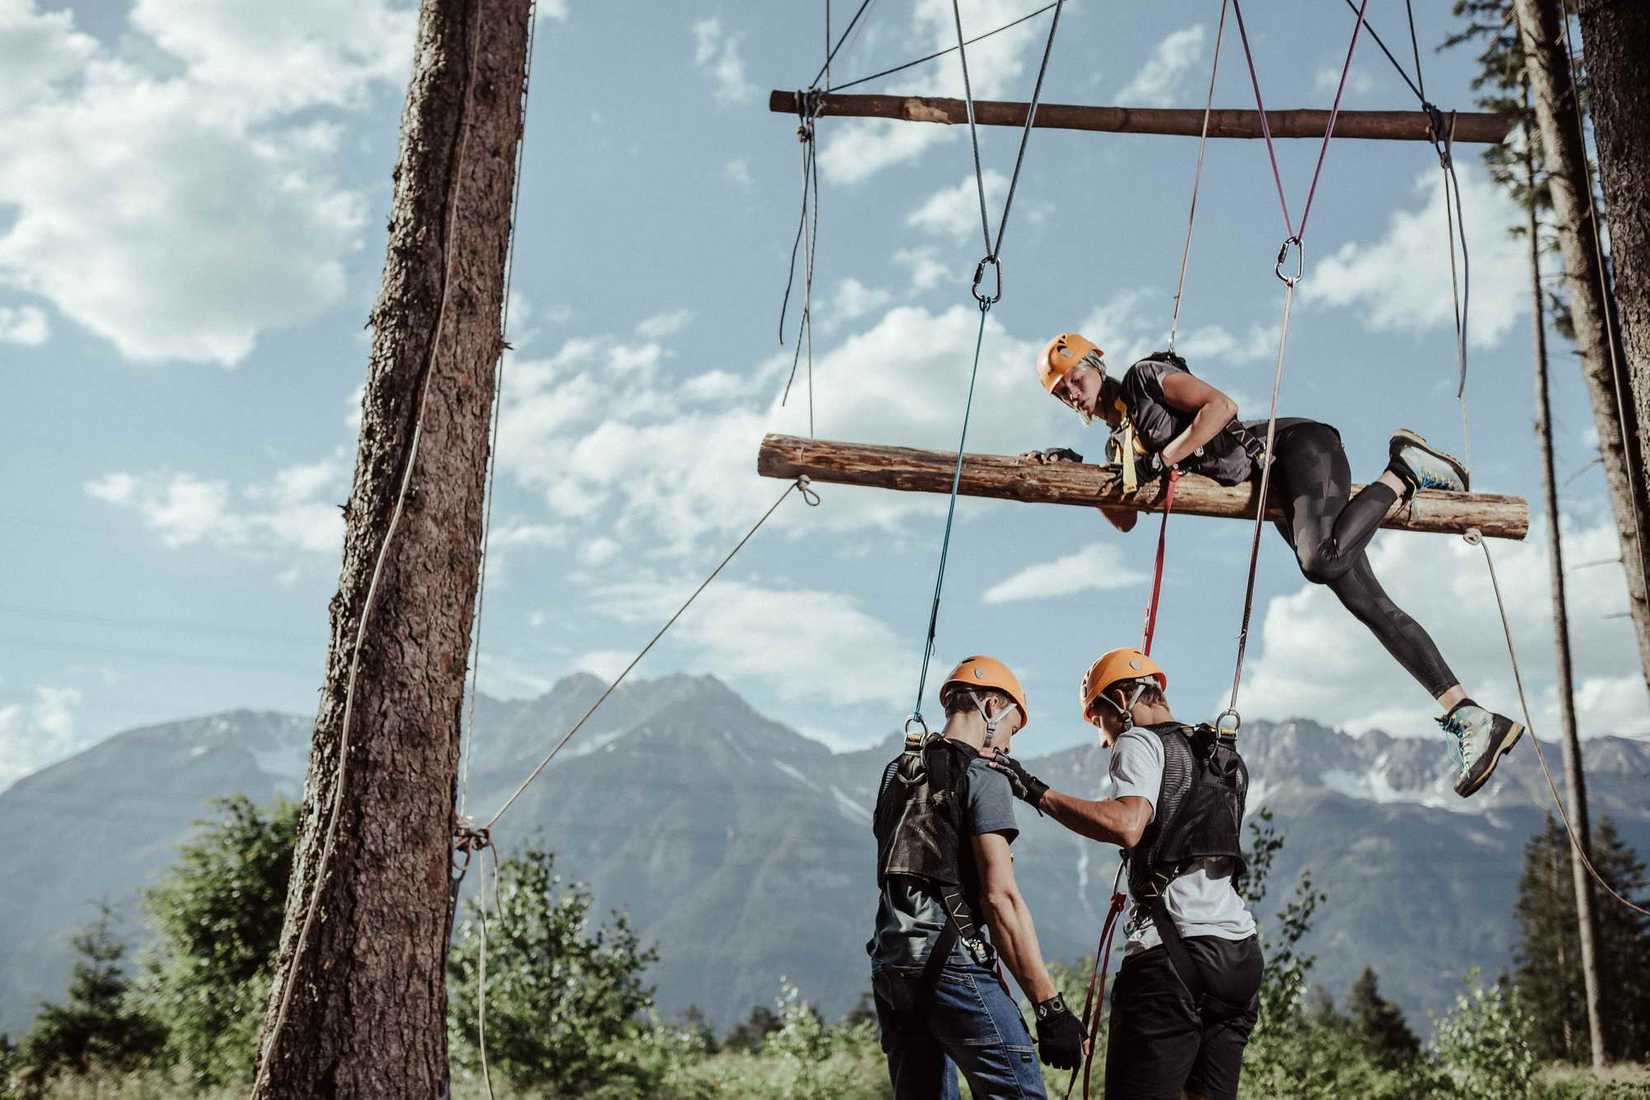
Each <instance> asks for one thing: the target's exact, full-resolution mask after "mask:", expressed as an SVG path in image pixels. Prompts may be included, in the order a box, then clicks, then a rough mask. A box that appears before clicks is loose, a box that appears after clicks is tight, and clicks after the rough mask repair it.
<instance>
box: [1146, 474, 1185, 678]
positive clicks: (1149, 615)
mask: <svg viewBox="0 0 1650 1100" xmlns="http://www.w3.org/2000/svg"><path fill="white" fill-rule="evenodd" d="M1179 480H1180V468H1179V467H1178V466H1176V467H1172V468H1170V470H1169V487H1168V489H1167V490H1165V491H1164V494H1163V522H1162V524H1161V525H1160V526H1159V527H1158V528H1157V564H1156V565H1155V566H1154V567H1153V568H1152V596H1151V600H1150V602H1148V603H1147V604H1146V629H1145V632H1144V633H1143V634H1142V635H1141V638H1140V652H1142V653H1144V654H1145V655H1146V656H1148V657H1150V656H1151V655H1152V637H1153V636H1154V635H1155V634H1156V633H1157V598H1158V595H1159V594H1160V593H1161V592H1162V591H1163V557H1164V550H1165V549H1167V543H1168V539H1169V513H1170V512H1172V511H1174V487H1175V483H1176V482H1178V481H1179Z"/></svg>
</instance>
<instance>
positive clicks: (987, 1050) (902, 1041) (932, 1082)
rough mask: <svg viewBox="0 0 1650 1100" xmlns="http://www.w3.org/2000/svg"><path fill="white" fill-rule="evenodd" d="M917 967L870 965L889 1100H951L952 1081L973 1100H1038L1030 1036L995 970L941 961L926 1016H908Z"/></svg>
mask: <svg viewBox="0 0 1650 1100" xmlns="http://www.w3.org/2000/svg"><path fill="white" fill-rule="evenodd" d="M922 969H923V968H922V967H921V966H920V965H918V966H873V967H872V968H871V989H872V992H873V993H874V994H875V997H876V1004H877V1024H878V1027H879V1028H880V1030H881V1032H882V1049H883V1051H884V1052H886V1053H887V1055H888V1077H889V1080H890V1081H891V1082H892V1083H893V1086H894V1100H934V1098H935V1097H938V1098H940V1100H956V1098H957V1097H958V1095H959V1093H958V1090H957V1075H956V1072H955V1070H954V1069H953V1068H952V1067H953V1066H955V1067H957V1068H959V1069H961V1070H962V1072H963V1076H964V1077H966V1078H968V1087H969V1089H970V1090H972V1092H973V1094H974V1098H975V1100H997V1098H999V1097H1001V1098H1005V1100H1044V1098H1045V1097H1046V1093H1044V1091H1043V1074H1042V1071H1041V1070H1040V1069H1038V1067H1037V1054H1036V1051H1035V1050H1034V1049H1033V1048H1032V1045H1031V1033H1030V1032H1029V1031H1027V1030H1026V1024H1025V1020H1024V1019H1022V1018H1021V1016H1020V1009H1019V1006H1017V1005H1016V1004H1015V1003H1014V1000H1013V998H1012V997H1010V996H1009V995H1008V991H1007V990H1006V989H1004V988H1003V986H1002V983H1001V982H999V981H998V980H997V973H996V971H995V970H994V969H993V968H991V967H989V966H979V965H977V964H975V963H967V964H966V965H965V964H961V963H948V964H947V965H946V966H945V967H944V968H943V969H942V970H941V971H940V980H939V984H938V985H937V986H936V987H935V989H934V1000H933V1003H932V1004H931V1005H929V1006H928V1011H927V1012H925V1013H924V1014H923V1015H921V1016H920V1017H919V1016H916V1015H915V1014H914V1013H913V1011H912V1010H913V1007H914V1001H915V1000H916V991H917V984H918V981H919V979H920V978H921V975H922Z"/></svg>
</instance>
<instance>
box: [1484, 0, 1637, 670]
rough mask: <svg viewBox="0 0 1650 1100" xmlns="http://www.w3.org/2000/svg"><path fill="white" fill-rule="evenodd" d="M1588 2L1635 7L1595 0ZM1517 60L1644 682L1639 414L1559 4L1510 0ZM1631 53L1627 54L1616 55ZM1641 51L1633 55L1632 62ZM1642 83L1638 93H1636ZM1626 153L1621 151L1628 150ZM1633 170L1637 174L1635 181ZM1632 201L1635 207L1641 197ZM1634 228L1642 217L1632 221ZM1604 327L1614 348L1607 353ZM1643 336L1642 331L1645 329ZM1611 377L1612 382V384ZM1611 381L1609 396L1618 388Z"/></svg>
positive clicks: (1619, 215)
mask: <svg viewBox="0 0 1650 1100" xmlns="http://www.w3.org/2000/svg"><path fill="white" fill-rule="evenodd" d="M1593 6H1594V7H1597V8H1600V9H1605V8H1611V7H1616V8H1628V7H1634V8H1637V7H1641V6H1642V5H1633V4H1598V5H1593ZM1514 7H1515V10H1516V11H1517V14H1518V26H1519V35H1520V41H1521V42H1522V44H1523V47H1524V59H1525V69H1526V72H1527V75H1528V77H1529V82H1530V90H1531V92H1532V94H1533V96H1534V99H1535V103H1534V106H1535V116H1536V121H1537V123H1538V125H1539V127H1540V130H1541V146H1542V153H1543V157H1542V159H1543V162H1544V166H1545V168H1546V170H1547V179H1548V185H1549V187H1550V189H1551V191H1552V199H1553V213H1554V215H1555V218H1554V220H1555V222H1556V225H1557V228H1558V238H1559V247H1560V251H1561V253H1562V255H1563V257H1564V275H1565V283H1566V286H1567V288H1568V291H1569V302H1570V314H1571V317H1572V319H1573V321H1574V324H1575V335H1576V350H1577V351H1578V352H1579V353H1580V355H1581V364H1582V371H1581V373H1582V378H1583V379H1584V380H1585V381H1586V383H1587V393H1588V396H1589V397H1590V398H1591V400H1592V406H1593V425H1594V427H1595V429H1596V430H1597V432H1598V448H1599V455H1600V457H1601V458H1602V460H1603V464H1604V478H1605V482H1606V484H1607V485H1608V487H1609V493H1610V505H1611V508H1612V510H1613V511H1614V513H1615V519H1616V526H1617V529H1618V530H1619V532H1620V535H1621V557H1622V563H1623V565H1624V566H1625V572H1626V574H1627V600H1628V610H1629V611H1630V612H1631V615H1632V619H1633V625H1634V627H1635V629H1636V633H1637V635H1638V647H1639V662H1640V665H1641V669H1642V671H1643V674H1644V679H1645V686H1646V688H1647V689H1650V603H1647V602H1646V599H1645V593H1646V586H1647V585H1650V576H1647V573H1646V568H1645V561H1646V558H1645V557H1644V556H1643V550H1644V547H1643V546H1642V539H1643V538H1645V537H1650V498H1647V496H1646V490H1645V485H1646V481H1645V477H1644V464H1643V454H1644V451H1645V450H1646V444H1645V441H1644V439H1643V438H1642V436H1641V434H1640V426H1641V422H1640V420H1639V417H1638V414H1637V409H1636V408H1635V407H1634V403H1633V399H1632V395H1631V394H1630V393H1628V392H1627V391H1626V388H1625V387H1626V380H1625V379H1624V378H1619V377H1618V376H1617V375H1616V374H1615V371H1614V369H1613V367H1614V364H1615V363H1617V362H1619V363H1621V364H1622V369H1623V370H1624V371H1625V369H1626V360H1625V357H1624V355H1623V351H1622V347H1621V344H1620V330H1619V326H1617V325H1616V324H1615V321H1614V314H1613V312H1612V310H1613V309H1614V303H1613V302H1612V300H1611V297H1610V290H1609V287H1608V286H1607V285H1606V284H1605V282H1604V281H1603V280H1602V279H1601V278H1600V271H1599V266H1598V255H1599V252H1598V248H1599V241H1598V231H1597V225H1596V223H1595V222H1594V220H1593V196H1592V192H1591V190H1590V189H1589V185H1588V175H1587V172H1588V170H1587V147H1586V143H1585V141H1584V140H1583V136H1582V133H1581V130H1580V127H1579V126H1578V125H1577V121H1576V104H1575V85H1574V82H1573V81H1572V80H1571V78H1570V67H1569V57H1568V54H1567V53H1566V52H1565V47H1564V18H1565V15H1564V8H1563V4H1562V3H1561V0H1514ZM1629 63H1631V59H1628V60H1624V61H1623V64H1624V65H1625V64H1629ZM1642 63H1643V59H1642V57H1640V58H1639V59H1638V64H1640V65H1641V66H1642ZM1642 94H1643V93H1642V92H1640V93H1639V95H1640V96H1641V97H1642ZM1628 152H1629V153H1630V151H1628ZM1642 179H1643V177H1642V173H1641V175H1640V180H1641V182H1642ZM1632 209H1633V207H1632V205H1631V203H1629V204H1628V205H1627V206H1626V207H1624V208H1622V209H1621V210H1618V211H1616V212H1615V217H1614V218H1613V219H1612V224H1618V223H1621V222H1631V221H1632V219H1633V214H1632V213H1630V211H1631V210H1632ZM1638 209H1639V210H1640V211H1641V212H1642V211H1643V205H1642V196H1641V204H1640V206H1639V207H1638ZM1639 229H1640V231H1641V232H1643V231H1644V227H1642V226H1640V227H1639ZM1612 334H1613V335H1614V336H1615V337H1616V339H1615V341H1614V357H1612V340H1611V336H1612ZM1646 338H1647V339H1650V336H1647V337H1646ZM1618 383H1620V385H1618ZM1618 391H1619V396H1618Z"/></svg>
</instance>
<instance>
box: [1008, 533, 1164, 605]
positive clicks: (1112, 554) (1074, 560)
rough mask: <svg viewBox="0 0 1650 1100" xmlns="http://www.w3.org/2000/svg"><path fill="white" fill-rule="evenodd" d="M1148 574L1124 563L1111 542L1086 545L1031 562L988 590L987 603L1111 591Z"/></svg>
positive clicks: (1137, 581)
mask: <svg viewBox="0 0 1650 1100" xmlns="http://www.w3.org/2000/svg"><path fill="white" fill-rule="evenodd" d="M1145 579H1146V577H1145V575H1144V574H1142V573H1137V572H1135V571H1134V570H1132V569H1130V568H1129V567H1128V566H1127V565H1125V564H1124V563H1123V553H1122V551H1121V550H1119V549H1118V548H1117V547H1115V546H1112V545H1110V544H1105V543H1102V544H1098V545H1094V546H1086V547H1084V548H1083V549H1081V550H1078V551H1077V552H1076V553H1073V554H1067V555H1065V556H1064V557H1060V558H1056V559H1054V560H1053V561H1045V562H1038V563H1037V564H1035V565H1028V566H1026V567H1025V568H1024V569H1022V570H1020V571H1019V572H1018V573H1015V574H1013V575H1012V576H1010V577H1007V578H1005V579H1003V580H1000V581H998V582H997V583H996V584H994V585H992V586H991V587H990V588H988V589H986V590H985V595H984V596H983V597H981V599H982V600H983V601H984V602H985V603H1011V602H1013V601H1015V600H1046V599H1050V598H1053V597H1057V596H1070V595H1072V594H1074V593H1077V592H1110V591H1112V590H1114V589H1118V588H1128V587H1129V586H1131V585H1135V584H1139V583H1140V582H1141V581H1143V580H1145Z"/></svg>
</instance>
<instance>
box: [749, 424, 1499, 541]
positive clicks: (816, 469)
mask: <svg viewBox="0 0 1650 1100" xmlns="http://www.w3.org/2000/svg"><path fill="white" fill-rule="evenodd" d="M956 458H957V456H956V454H955V453H954V452H946V451H923V450H917V449H916V448H913V447H886V446H881V445H878V444H874V443H840V442H836V441H834V440H829V439H804V438H802V437H800V436H794V435H769V436H766V437H764V438H763V440H762V448H761V450H760V451H758V452H757V457H756V472H757V473H759V474H761V475H762V476H763V477H776V478H795V477H800V476H802V475H803V474H806V475H807V476H808V477H810V478H812V479H813V480H814V481H824V482H831V483H834V484H837V485H869V486H873V487H875V488H879V489H896V490H899V491H900V492H904V493H949V492H950V491H951V476H952V471H953V469H954V468H955V465H956ZM1163 488H1164V487H1163V485H1162V484H1161V483H1159V482H1153V483H1151V484H1148V485H1142V486H1141V487H1140V491H1139V492H1137V493H1136V494H1135V495H1134V496H1132V497H1125V496H1124V495H1123V484H1122V475H1121V473H1120V472H1119V470H1118V468H1117V467H1115V466H1095V465H1091V464H1089V463H1084V462H1059V463H1052V464H1048V465H1043V464H1039V463H1032V462H1022V461H1021V460H1020V459H1018V458H1015V457H1013V456H1011V455H985V454H969V455H965V456H963V471H962V484H961V486H960V488H959V490H958V491H959V492H960V493H962V494H963V495H964V496H972V497H994V498H996V499H998V500H1018V501H1022V502H1025V503H1036V504H1070V505H1076V506H1079V507H1093V506H1095V505H1098V504H1104V505H1107V506H1108V507H1114V508H1130V509H1133V510H1135V511H1139V512H1161V511H1162V510H1163ZM1256 488H1257V486H1256V485H1255V484H1254V483H1253V482H1248V483H1245V484H1243V485H1233V486H1226V485H1221V484H1219V483H1218V482H1215V481H1212V480H1210V479H1209V478H1206V477H1200V476H1198V475H1196V474H1188V475H1186V476H1185V477H1182V478H1181V479H1180V484H1179V486H1178V487H1177V488H1176V489H1175V497H1174V510H1175V512H1176V513H1177V514H1181V513H1184V514H1187V515H1193V516H1221V517H1225V518H1228V519H1252V518H1253V517H1254V514H1255V492H1256ZM1359 488H1362V486H1356V485H1355V486H1353V491H1354V492H1356V491H1357V490H1358V489H1359ZM1281 514H1282V512H1281V510H1280V509H1279V507H1278V505H1277V503H1276V501H1275V499H1274V501H1273V503H1272V504H1271V505H1270V506H1268V507H1267V509H1266V515H1267V517H1268V518H1269V519H1277V518H1279V517H1280V516H1281ZM1381 526H1382V527H1390V528H1393V529H1394V530H1399V531H1431V532H1448V533H1453V534H1460V533H1462V532H1464V531H1466V530H1468V529H1469V528H1472V527H1476V528H1478V529H1479V530H1480V531H1482V532H1483V533H1484V534H1485V535H1487V536H1489V537H1491V538H1502V539H1521V538H1523V537H1524V535H1525V533H1526V532H1527V531H1528V530H1529V528H1530V506H1529V504H1528V503H1527V502H1526V501H1525V500H1524V499H1523V498H1522V497H1513V496H1502V495H1500V494H1499V493H1440V492H1435V491H1430V490H1429V491H1426V492H1421V493H1417V494H1416V495H1415V497H1414V498H1413V499H1412V500H1411V501H1410V502H1409V503H1407V504H1396V505H1394V506H1393V508H1392V510H1391V511H1390V512H1388V513H1387V517H1386V519H1384V520H1382V521H1381Z"/></svg>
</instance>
